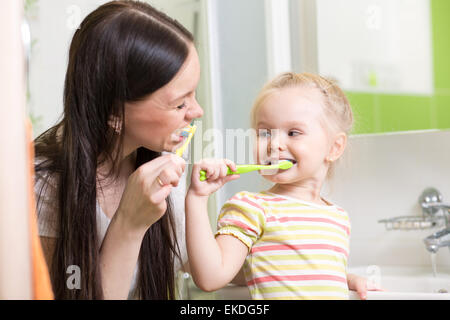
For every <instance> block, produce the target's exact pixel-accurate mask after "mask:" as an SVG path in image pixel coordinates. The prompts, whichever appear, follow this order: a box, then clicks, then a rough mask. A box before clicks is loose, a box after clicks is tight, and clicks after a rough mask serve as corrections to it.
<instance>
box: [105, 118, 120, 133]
mask: <svg viewBox="0 0 450 320" xmlns="http://www.w3.org/2000/svg"><path fill="white" fill-rule="evenodd" d="M108 125H109V126H110V127H111V128H112V129H113V130H114V131H115V132H116V133H117V134H120V133H121V132H122V120H121V119H120V118H119V117H116V116H110V117H109V120H108Z"/></svg>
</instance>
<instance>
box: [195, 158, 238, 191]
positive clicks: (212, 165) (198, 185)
mask: <svg viewBox="0 0 450 320" xmlns="http://www.w3.org/2000/svg"><path fill="white" fill-rule="evenodd" d="M228 168H230V169H231V170H232V171H236V165H235V164H234V162H233V161H231V160H228V159H203V160H201V161H199V162H197V163H196V164H194V167H193V168H192V176H191V185H190V186H189V190H188V191H189V193H190V194H194V195H196V196H201V197H204V196H209V195H210V194H212V193H214V192H216V191H217V190H219V189H220V188H221V187H222V186H223V185H224V184H225V183H227V182H229V181H232V180H236V179H238V178H239V177H240V175H238V174H235V175H229V176H227V171H228ZM201 170H205V171H206V180H205V181H200V171H201Z"/></svg>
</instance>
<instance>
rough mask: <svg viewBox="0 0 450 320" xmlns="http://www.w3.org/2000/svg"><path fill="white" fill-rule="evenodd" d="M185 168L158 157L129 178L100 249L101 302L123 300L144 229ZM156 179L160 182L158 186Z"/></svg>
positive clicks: (170, 157)
mask: <svg viewBox="0 0 450 320" xmlns="http://www.w3.org/2000/svg"><path fill="white" fill-rule="evenodd" d="M184 168H185V162H184V160H183V159H182V158H180V157H176V156H174V155H165V156H161V157H159V158H157V159H155V160H152V161H150V162H148V163H146V164H144V165H142V166H141V167H140V168H139V169H138V170H136V171H135V172H134V173H133V174H132V175H131V176H130V177H129V178H128V182H127V186H126V188H125V191H124V193H123V195H122V198H121V201H120V204H119V208H118V209H117V211H116V213H115V214H114V217H113V219H112V220H111V223H110V224H109V227H108V230H107V231H106V235H105V238H104V240H103V243H102V246H101V248H100V272H101V277H102V287H103V294H104V298H105V299H126V298H127V297H128V293H129V290H130V286H131V282H132V278H133V274H134V270H135V268H136V264H137V261H138V257H139V251H140V248H141V244H142V239H143V238H144V235H145V233H146V231H147V230H148V228H150V226H151V225H152V224H153V223H155V222H156V221H158V220H159V219H160V218H161V217H162V216H163V215H164V213H165V212H166V209H167V204H166V200H165V199H166V197H167V196H168V195H169V193H170V191H171V189H172V187H173V186H177V185H178V182H179V179H180V177H181V175H182V174H183V171H184ZM157 177H159V179H160V180H161V181H163V182H164V184H163V185H161V184H160V183H159V182H158V180H157Z"/></svg>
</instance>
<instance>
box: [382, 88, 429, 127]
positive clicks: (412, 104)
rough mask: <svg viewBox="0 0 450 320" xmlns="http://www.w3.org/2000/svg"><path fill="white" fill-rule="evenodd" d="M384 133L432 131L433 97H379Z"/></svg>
mask: <svg viewBox="0 0 450 320" xmlns="http://www.w3.org/2000/svg"><path fill="white" fill-rule="evenodd" d="M378 101H379V106H378V107H379V109H380V123H381V131H382V132H392V131H408V130H426V129H431V128H432V126H431V123H432V121H431V97H424V96H403V95H379V99H378Z"/></svg>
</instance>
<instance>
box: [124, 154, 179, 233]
mask: <svg viewBox="0 0 450 320" xmlns="http://www.w3.org/2000/svg"><path fill="white" fill-rule="evenodd" d="M185 167H186V162H185V161H184V160H183V159H182V158H181V157H178V156H176V155H173V154H168V155H163V156H160V157H158V158H156V159H154V160H152V161H149V162H147V163H145V164H143V165H142V166H140V167H139V168H138V169H137V170H136V171H135V172H134V173H133V174H131V175H130V177H129V178H128V182H127V185H126V187H125V191H124V193H123V195H122V198H121V200H120V204H119V208H118V210H117V213H116V214H115V216H117V219H121V221H122V222H123V223H124V225H125V226H126V228H127V230H129V231H132V232H135V231H137V232H139V233H140V234H141V235H143V234H144V233H145V232H146V231H147V229H148V228H149V227H150V226H151V225H152V224H154V223H155V222H156V221H158V220H159V219H160V218H161V217H162V216H163V215H164V213H165V212H166V209H167V204H166V198H167V196H168V195H169V193H170V191H171V190H172V188H173V187H176V186H177V185H178V183H179V181H180V178H181V176H182V174H183V172H184V169H185Z"/></svg>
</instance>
